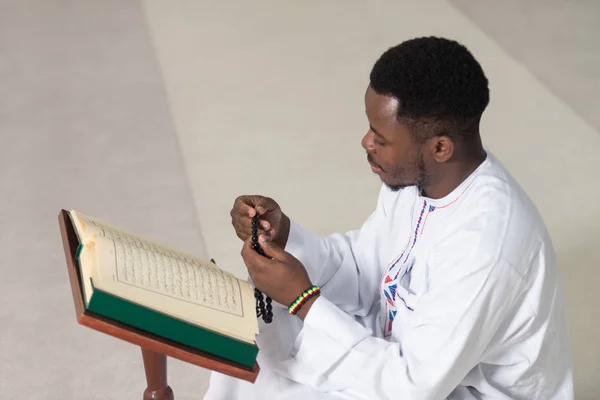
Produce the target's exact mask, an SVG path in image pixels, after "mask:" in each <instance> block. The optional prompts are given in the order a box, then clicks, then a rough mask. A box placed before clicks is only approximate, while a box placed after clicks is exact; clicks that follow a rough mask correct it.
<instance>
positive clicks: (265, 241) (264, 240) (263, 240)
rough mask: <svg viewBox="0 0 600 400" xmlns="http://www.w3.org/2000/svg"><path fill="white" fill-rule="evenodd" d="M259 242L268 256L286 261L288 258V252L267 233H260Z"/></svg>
mask: <svg viewBox="0 0 600 400" xmlns="http://www.w3.org/2000/svg"><path fill="white" fill-rule="evenodd" d="M258 243H259V244H260V247H262V249H263V252H264V253H265V256H266V257H268V258H274V259H276V260H279V261H285V260H286V259H287V258H288V253H286V251H285V250H283V249H282V248H281V247H279V246H278V245H276V244H275V242H273V241H271V240H269V238H268V236H267V235H260V236H259V237H258Z"/></svg>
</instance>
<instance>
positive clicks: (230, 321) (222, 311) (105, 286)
mask: <svg viewBox="0 0 600 400" xmlns="http://www.w3.org/2000/svg"><path fill="white" fill-rule="evenodd" d="M94 248H95V251H96V261H95V265H96V267H95V268H94V272H95V274H94V287H95V288H96V289H99V290H103V291H105V292H107V293H111V294H113V295H115V296H118V297H121V298H123V299H126V300H129V301H131V302H133V303H137V304H139V305H142V306H145V307H148V308H151V309H153V310H156V311H158V312H162V313H164V314H167V315H170V316H172V317H174V318H178V319H181V320H183V321H186V322H188V323H191V324H195V325H198V326H202V327H204V328H207V329H210V330H213V331H215V332H219V333H221V334H224V335H227V336H230V337H233V338H236V339H238V340H242V341H246V342H248V343H254V338H255V335H256V334H257V333H258V321H257V318H256V311H255V304H254V303H255V301H254V292H253V289H252V286H251V285H250V284H249V283H248V282H244V281H240V280H238V279H236V278H235V277H233V276H231V277H230V276H229V274H227V273H225V272H222V271H221V270H219V269H218V268H216V267H214V268H212V269H204V268H201V267H197V266H195V265H194V263H193V261H194V260H191V261H192V262H191V263H186V261H184V260H183V259H180V258H176V257H170V256H169V254H167V253H155V254H158V255H155V254H153V253H150V252H149V251H148V250H144V249H143V248H140V247H136V246H129V245H125V244H124V243H123V242H121V241H119V240H111V239H108V238H106V237H97V238H96V239H95V246H94ZM146 257H148V258H146ZM152 257H154V258H152ZM144 264H145V266H144ZM98 266H101V267H98ZM161 269H162V270H163V271H164V272H161V271H160V270H161ZM194 269H195V270H196V271H195V272H192V271H194ZM203 273H206V275H203ZM219 273H220V274H223V276H224V277H225V278H230V279H232V280H231V281H229V283H230V284H231V285H229V284H228V283H227V280H226V279H222V278H219V275H218V274H219ZM122 275H124V276H125V277H124V278H123V277H122ZM192 278H193V279H192ZM202 279H205V281H204V282H203V281H202ZM219 280H221V282H222V283H221V284H219V283H217V284H216V285H214V286H213V287H211V286H210V285H212V283H211V282H217V281H219ZM205 284H206V287H205ZM219 285H221V286H219ZM211 296H212V298H211Z"/></svg>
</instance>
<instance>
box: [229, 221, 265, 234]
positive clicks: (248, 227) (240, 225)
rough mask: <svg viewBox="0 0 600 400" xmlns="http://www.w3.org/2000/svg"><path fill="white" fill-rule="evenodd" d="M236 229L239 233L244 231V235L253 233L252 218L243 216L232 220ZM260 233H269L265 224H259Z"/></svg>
mask: <svg viewBox="0 0 600 400" xmlns="http://www.w3.org/2000/svg"><path fill="white" fill-rule="evenodd" d="M232 223H233V226H234V228H235V230H236V231H237V232H239V233H243V234H244V235H247V236H251V235H252V218H248V217H243V218H237V219H234V220H233V221H232ZM257 230H258V234H261V233H264V234H266V233H267V230H266V229H265V228H264V224H262V223H261V224H259V225H258V226H257Z"/></svg>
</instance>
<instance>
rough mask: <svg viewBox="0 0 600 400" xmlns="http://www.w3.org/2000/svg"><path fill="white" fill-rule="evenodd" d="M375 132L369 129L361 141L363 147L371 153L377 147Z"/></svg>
mask: <svg viewBox="0 0 600 400" xmlns="http://www.w3.org/2000/svg"><path fill="white" fill-rule="evenodd" d="M373 136H374V133H373V132H371V130H370V129H369V130H368V131H367V133H366V134H365V136H363V139H362V141H361V144H362V147H363V149H365V150H366V151H367V152H369V153H371V152H372V151H373V150H374V148H375V141H374V140H373Z"/></svg>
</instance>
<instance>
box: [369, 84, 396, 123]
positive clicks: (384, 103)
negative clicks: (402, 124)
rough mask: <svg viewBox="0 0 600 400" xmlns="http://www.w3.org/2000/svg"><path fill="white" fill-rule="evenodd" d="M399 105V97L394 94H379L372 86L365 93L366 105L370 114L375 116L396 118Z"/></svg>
mask: <svg viewBox="0 0 600 400" xmlns="http://www.w3.org/2000/svg"><path fill="white" fill-rule="evenodd" d="M398 105H399V102H398V99H396V98H394V97H392V96H388V95H381V94H378V93H377V92H375V90H373V88H371V87H370V86H369V87H368V88H367V92H366V93H365V107H366V111H367V114H369V116H372V117H374V118H386V119H388V118H392V119H396V113H397V111H398Z"/></svg>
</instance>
